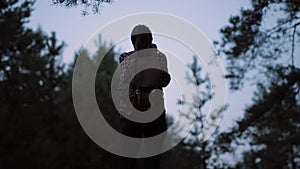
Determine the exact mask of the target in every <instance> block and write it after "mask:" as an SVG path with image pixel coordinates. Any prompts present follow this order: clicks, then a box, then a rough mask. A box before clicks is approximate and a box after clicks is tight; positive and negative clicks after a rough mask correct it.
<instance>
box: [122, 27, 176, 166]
mask: <svg viewBox="0 0 300 169" xmlns="http://www.w3.org/2000/svg"><path fill="white" fill-rule="evenodd" d="M152 40H153V38H152V33H151V31H150V29H149V28H148V27H147V26H145V25H138V26H136V27H134V29H133V31H132V33H131V42H132V44H133V47H134V51H131V52H128V53H123V54H121V56H120V58H119V61H120V65H121V76H120V85H122V83H124V82H125V81H126V80H127V81H128V74H130V73H132V72H134V71H133V70H131V69H134V67H135V65H133V63H137V62H134V61H133V60H134V59H139V57H141V55H142V54H143V52H140V51H142V50H144V49H151V50H153V52H151V53H152V55H149V56H143V57H154V59H156V61H158V62H157V63H159V64H160V65H159V66H160V67H162V68H163V70H165V71H162V70H159V69H153V68H151V69H146V70H143V71H142V72H140V73H138V74H137V75H136V76H135V77H134V78H133V80H131V81H130V82H129V83H130V85H129V96H130V102H131V104H132V105H133V106H134V107H135V108H136V109H137V110H139V111H147V110H148V109H150V107H151V106H155V105H150V102H149V94H150V93H151V92H152V91H153V89H159V90H162V89H163V87H166V86H167V85H168V84H169V82H170V75H169V74H168V73H167V59H166V56H165V55H164V54H163V53H162V52H160V51H159V50H158V49H157V46H156V45H155V44H153V43H152ZM139 52H140V53H141V54H140V55H139ZM135 53H137V54H136V55H135ZM125 97H126V96H125ZM162 97H163V96H162ZM161 99H162V100H163V98H161ZM121 102H122V101H121ZM122 106H125V107H126V106H129V105H122ZM125 113H129V112H125ZM129 116H130V114H129ZM165 116H166V114H165V111H163V112H162V114H161V115H160V116H159V117H158V118H157V119H155V120H153V121H151V122H149V123H138V122H134V121H131V120H129V119H126V118H125V117H123V116H121V121H122V124H121V133H122V134H124V135H127V136H130V137H136V138H146V137H152V136H156V135H158V134H161V133H162V132H164V131H166V130H167V123H166V118H165ZM162 144H163V143H162ZM122 146H124V145H122ZM125 146H126V145H125ZM146 146H147V145H146ZM145 149H146V151H147V148H145ZM137 152H138V150H137ZM135 165H136V159H135V158H127V157H123V158H122V160H121V164H120V166H121V169H134V168H135ZM144 167H145V168H146V169H159V168H160V155H156V156H153V157H148V158H145V159H144Z"/></svg>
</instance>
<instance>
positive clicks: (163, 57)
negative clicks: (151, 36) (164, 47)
mask: <svg viewBox="0 0 300 169" xmlns="http://www.w3.org/2000/svg"><path fill="white" fill-rule="evenodd" d="M156 53H157V55H158V56H159V58H161V59H164V60H166V59H167V56H166V55H165V54H164V53H163V52H161V51H160V50H158V49H157V51H156Z"/></svg>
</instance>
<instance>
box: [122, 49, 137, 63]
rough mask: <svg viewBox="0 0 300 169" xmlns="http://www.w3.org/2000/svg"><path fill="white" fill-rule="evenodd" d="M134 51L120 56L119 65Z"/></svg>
mask: <svg viewBox="0 0 300 169" xmlns="http://www.w3.org/2000/svg"><path fill="white" fill-rule="evenodd" d="M133 52H134V51H130V52H124V53H122V54H121V55H120V57H119V63H121V62H122V61H123V60H124V59H125V58H126V57H128V56H129V55H131V54H132V53H133Z"/></svg>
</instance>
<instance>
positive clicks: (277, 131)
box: [217, 0, 300, 169]
mask: <svg viewBox="0 0 300 169" xmlns="http://www.w3.org/2000/svg"><path fill="white" fill-rule="evenodd" d="M251 4H252V5H251V7H250V8H249V9H242V10H241V13H240V14H239V15H235V16H232V17H231V18H230V20H229V25H227V26H225V27H224V28H223V29H221V34H222V40H221V42H220V46H219V49H220V52H222V53H223V54H225V57H226V59H227V61H228V67H227V70H228V73H229V74H228V75H227V78H229V80H230V82H231V89H233V90H238V89H242V85H243V83H244V82H245V81H247V80H248V79H249V77H252V78H250V82H251V83H254V84H256V86H257V90H256V93H255V94H254V97H253V102H252V103H251V105H249V106H247V108H246V109H245V114H244V117H243V118H242V119H240V120H238V121H237V123H236V124H235V125H234V126H233V127H232V128H231V129H230V130H229V131H227V132H224V133H222V134H220V136H219V137H218V138H219V139H218V141H217V144H218V145H219V146H220V149H222V150H223V151H224V152H233V151H234V150H233V147H232V146H231V145H233V143H236V145H242V144H243V143H245V142H248V143H249V145H250V150H249V151H247V152H245V153H244V156H243V160H242V161H241V162H240V163H238V164H237V166H236V168H247V169H248V168H291V169H295V168H299V167H300V163H299V159H300V156H299V155H300V149H299V143H298V142H297V141H296V140H295V139H296V138H299V137H300V135H299V131H300V127H299V126H300V125H299V124H300V119H299V117H300V114H299V113H300V111H299V108H300V102H299V101H300V97H299V95H300V92H299V88H300V69H299V63H296V62H295V60H296V57H297V58H298V55H299V54H298V52H296V51H297V49H299V48H297V47H298V46H299V45H298V44H299V41H298V40H299V35H300V32H299V25H300V17H299V15H300V14H299V11H300V1H292V0H286V1H282V0H275V1H271V0H260V1H254V0H253V1H251Z"/></svg>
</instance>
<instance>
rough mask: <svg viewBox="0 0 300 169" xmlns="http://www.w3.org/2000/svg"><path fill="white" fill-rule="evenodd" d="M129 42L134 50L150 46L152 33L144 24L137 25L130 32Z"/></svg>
mask: <svg viewBox="0 0 300 169" xmlns="http://www.w3.org/2000/svg"><path fill="white" fill-rule="evenodd" d="M131 42H132V45H133V47H134V50H142V49H147V48H150V47H151V44H152V33H151V31H150V29H149V28H148V27H147V26H145V25H137V26H135V27H134V28H133V30H132V32H131Z"/></svg>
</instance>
